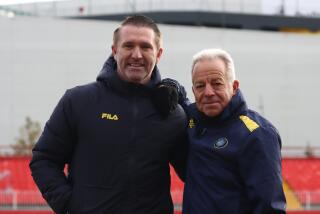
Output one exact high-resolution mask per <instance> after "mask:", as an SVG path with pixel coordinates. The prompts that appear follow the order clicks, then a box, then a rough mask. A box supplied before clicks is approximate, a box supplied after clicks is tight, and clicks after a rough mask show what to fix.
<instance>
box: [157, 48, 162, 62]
mask: <svg viewBox="0 0 320 214" xmlns="http://www.w3.org/2000/svg"><path fill="white" fill-rule="evenodd" d="M162 53H163V48H159V50H158V53H157V63H158V62H159V61H160V58H161V56H162Z"/></svg>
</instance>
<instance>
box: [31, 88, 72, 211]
mask: <svg viewBox="0 0 320 214" xmlns="http://www.w3.org/2000/svg"><path fill="white" fill-rule="evenodd" d="M71 121H72V117H71V104H70V101H69V99H68V91H67V92H66V94H65V95H64V96H63V97H62V98H61V100H60V101H59V103H58V105H57V106H56V108H55V110H54V112H53V113H52V115H51V117H50V119H49V120H48V122H47V123H46V125H45V128H44V131H43V133H42V135H41V136H40V138H39V140H38V142H37V143H36V145H35V147H34V148H33V150H32V153H33V157H32V160H31V162H30V169H31V172H32V176H33V179H34V181H35V183H36V184H37V186H38V188H39V190H40V191H41V193H42V196H43V197H44V198H45V200H46V201H47V202H48V204H49V205H50V207H51V208H52V209H53V210H54V211H55V212H56V213H66V209H67V206H68V202H69V200H70V197H71V193H72V186H71V185H70V184H69V183H68V180H67V177H66V175H65V173H64V168H65V166H66V164H68V163H69V162H70V158H71V155H72V151H73V145H74V143H75V137H74V136H75V133H74V127H73V125H72V123H71Z"/></svg>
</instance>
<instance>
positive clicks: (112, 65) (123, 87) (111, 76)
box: [97, 55, 161, 92]
mask: <svg viewBox="0 0 320 214" xmlns="http://www.w3.org/2000/svg"><path fill="white" fill-rule="evenodd" d="M97 81H98V82H103V83H105V84H106V85H107V86H109V87H111V88H112V89H115V90H118V91H122V92H130V91H132V89H133V88H134V89H138V90H147V91H148V90H152V89H154V88H155V87H156V85H157V84H158V83H159V82H160V81H161V76H160V72H159V69H158V67H157V65H156V66H155V67H154V69H153V71H152V75H151V79H150V81H149V82H148V83H147V84H146V85H142V84H139V83H132V82H126V81H123V80H122V79H121V78H120V77H119V75H118V73H117V62H116V61H115V59H114V57H113V56H112V55H111V56H110V57H109V58H108V59H107V61H106V62H105V63H104V65H103V67H102V69H101V71H100V73H99V75H98V77H97Z"/></svg>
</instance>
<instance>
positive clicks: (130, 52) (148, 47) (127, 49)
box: [112, 25, 162, 84]
mask: <svg viewBox="0 0 320 214" xmlns="http://www.w3.org/2000/svg"><path fill="white" fill-rule="evenodd" d="M155 37H156V35H155V32H154V31H153V30H152V29H151V28H148V27H138V26H133V25H126V26H123V27H121V28H120V29H119V39H118V41H117V42H116V44H113V45H112V54H113V56H114V58H115V60H116V61H117V72H118V74H119V76H120V78H121V79H122V80H124V81H127V82H134V83H140V84H146V83H148V82H149V80H150V78H151V75H152V70H153V68H154V66H155V65H156V63H157V62H158V61H159V60H160V57H161V55H162V48H158V47H157V45H156V40H155Z"/></svg>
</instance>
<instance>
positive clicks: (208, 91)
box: [204, 84, 215, 96]
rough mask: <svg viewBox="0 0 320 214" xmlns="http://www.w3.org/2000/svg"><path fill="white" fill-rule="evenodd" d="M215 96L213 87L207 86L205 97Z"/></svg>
mask: <svg viewBox="0 0 320 214" xmlns="http://www.w3.org/2000/svg"><path fill="white" fill-rule="evenodd" d="M214 94H215V92H214V89H213V87H212V86H211V85H210V84H207V85H206V87H205V89H204V95H205V96H213V95H214Z"/></svg>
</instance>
